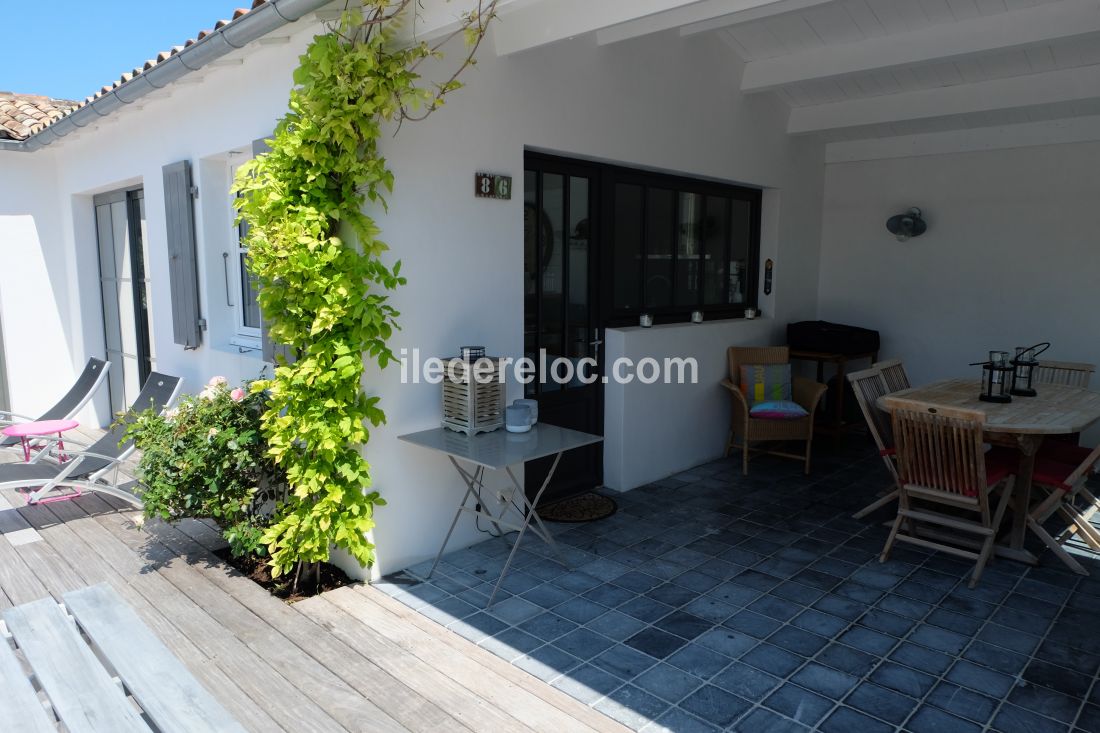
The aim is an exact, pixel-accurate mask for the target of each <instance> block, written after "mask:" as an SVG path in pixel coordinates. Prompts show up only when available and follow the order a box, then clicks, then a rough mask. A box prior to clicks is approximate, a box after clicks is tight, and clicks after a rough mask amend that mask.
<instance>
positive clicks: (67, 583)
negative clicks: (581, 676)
mask: <svg viewBox="0 0 1100 733" xmlns="http://www.w3.org/2000/svg"><path fill="white" fill-rule="evenodd" d="M138 520H140V515H139V514H137V513H136V512H133V511H132V510H129V509H127V508H125V507H123V506H122V505H121V502H117V501H115V500H113V499H111V500H108V499H106V498H104V497H101V496H95V495H92V496H87V495H86V496H85V497H83V498H80V499H77V500H74V501H67V502H59V503H55V504H49V505H45V506H37V507H25V506H22V501H21V499H20V498H19V497H18V496H17V495H16V494H14V493H13V492H4V493H3V494H2V495H0V608H6V607H8V606H11V605H13V604H22V603H27V602H29V601H33V600H36V599H38V598H43V597H46V596H52V597H54V598H56V599H60V596H61V594H62V593H65V592H67V591H70V590H75V589H78V588H82V587H84V586H87V585H91V584H94V583H99V582H106V583H109V584H110V585H111V586H112V587H114V588H115V589H116V590H117V591H118V593H119V594H120V595H121V596H122V597H123V598H124V599H125V600H126V601H127V603H129V604H130V606H132V607H133V609H134V610H135V611H136V612H137V614H138V615H139V616H140V617H141V618H142V620H143V621H144V622H145V623H146V624H147V625H148V626H149V628H150V629H152V630H153V632H154V633H155V634H156V635H157V636H158V637H159V638H160V639H161V640H162V641H163V642H164V643H165V644H166V645H167V646H168V648H169V649H171V650H172V651H173V652H174V653H175V654H176V655H177V656H178V657H179V658H180V660H181V661H182V662H183V663H184V664H185V665H186V666H187V668H188V669H190V670H191V672H192V673H193V674H194V675H195V676H196V677H197V678H198V679H199V680H200V681H201V682H202V683H203V685H204V686H205V687H206V688H207V689H208V690H209V691H210V692H211V693H213V695H214V696H215V697H216V698H217V699H218V700H219V701H220V702H221V703H222V704H223V705H224V706H225V707H226V708H227V709H228V710H229V711H230V712H231V713H232V714H233V715H234V716H236V718H237V719H238V720H239V721H240V722H241V723H242V724H243V725H244V726H245V727H246V728H248V729H249V730H255V731H263V732H264V733H267V732H268V731H280V730H286V731H295V732H296V731H345V730H347V731H424V732H425V733H427V732H429V731H431V732H433V733H434V732H438V731H486V732H487V733H488V732H490V731H491V732H492V733H499V732H500V731H546V732H547V733H563V732H564V731H569V732H570V733H572V732H573V731H608V732H610V731H625V730H626V728H623V727H622V726H620V725H619V724H618V723H616V722H615V721H613V720H611V719H610V718H608V717H606V716H604V715H602V714H601V713H599V712H597V711H595V710H593V709H591V708H589V707H587V706H585V705H583V704H581V703H580V702H578V701H576V700H574V699H573V698H571V697H569V696H567V695H565V694H564V693H562V692H559V691H558V690H556V689H554V688H552V687H550V686H549V685H547V684H545V683H543V682H541V681H540V680H538V679H536V678H535V677H532V676H530V675H528V674H527V673H525V672H523V671H522V670H519V669H517V668H515V667H513V666H512V665H510V664H508V663H506V662H505V661H503V660H501V659H499V658H498V657H496V656H494V655H493V654H491V653H490V652H487V651H485V650H483V649H480V648H478V647H476V646H474V645H473V644H471V643H470V642H468V641H466V640H465V639H462V638H461V637H459V636H458V635H456V634H453V633H451V632H448V631H446V630H445V629H443V628H442V627H440V626H438V625H436V624H435V623H434V622H432V621H430V620H429V619H427V618H424V617H422V616H420V615H419V614H417V613H416V612H414V611H411V610H409V609H408V608H406V607H405V606H403V605H402V604H400V603H399V602H397V601H394V600H393V599H391V598H389V597H388V596H386V595H385V594H383V593H381V592H380V591H377V590H374V589H372V588H371V587H370V586H367V585H357V586H352V587H347V588H342V589H340V590H337V591H333V592H330V593H326V594H324V595H323V596H320V597H317V598H313V599H310V600H307V601H303V602H300V603H297V604H293V605H287V604H285V603H283V602H281V601H279V600H277V599H274V598H272V597H271V596H270V595H268V593H267V592H266V591H264V590H263V589H262V588H260V587H259V586H257V585H256V584H254V583H253V582H252V581H250V580H248V579H247V578H245V577H243V576H241V575H240V574H239V573H237V572H236V571H234V570H233V569H231V568H229V567H227V566H226V565H225V564H223V563H222V562H221V561H220V560H219V559H218V558H217V557H216V556H215V555H214V554H213V553H212V550H214V549H217V548H219V547H221V546H222V541H221V538H220V536H219V535H218V533H217V532H216V531H214V530H213V529H212V528H211V527H209V526H207V525H205V524H203V523H201V522H195V521H191V522H184V523H182V524H180V525H178V526H168V525H166V524H163V523H160V522H156V523H152V524H151V525H150V526H149V527H147V528H144V529H143V528H142V527H140V526H139V525H138V524H137V521H138Z"/></svg>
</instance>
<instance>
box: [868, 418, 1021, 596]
mask: <svg viewBox="0 0 1100 733" xmlns="http://www.w3.org/2000/svg"><path fill="white" fill-rule="evenodd" d="M984 421H985V415H984V414H983V413H982V412H980V411H976V410H960V409H956V408H949V407H939V406H936V405H928V404H923V403H919V402H911V403H908V405H906V406H905V407H902V408H896V409H895V410H894V412H893V427H894V439H895V441H896V444H897V452H898V476H899V478H900V489H899V493H898V516H897V519H895V520H894V525H893V527H892V528H891V530H890V536H889V537H888V538H887V540H886V545H885V546H884V547H883V548H882V556H881V557H880V558H879V560H880V561H881V562H885V561H886V559H887V558H888V557H889V556H890V550H891V549H893V547H894V543H895V542H896V541H898V540H900V541H902V542H908V543H911V544H914V545H920V546H922V547H929V548H932V549H934V550H941V551H943V552H948V553H950V554H952V555H957V556H959V557H965V558H968V559H971V560H974V561H975V564H974V573H973V574H972V575H971V578H970V587H971V588H973V587H974V586H975V585H976V584H977V582H978V579H979V578H981V575H982V570H984V569H985V565H986V563H987V562H988V561H989V558H990V556H992V554H993V543H994V541H995V540H996V535H997V529H998V527H1000V524H1001V519H1002V518H1003V517H1004V513H1005V509H1006V508H1007V507H1008V503H1009V500H1010V499H1011V496H1012V489H1013V486H1014V485H1015V483H1016V476H1015V475H1014V471H1015V469H1016V464H1017V462H1018V459H1017V457H1016V456H1015V455H1014V454H1012V453H1011V452H1010V451H992V452H990V453H989V454H986V452H985V450H984V446H983V443H982V429H983V423H984ZM1001 484H1003V485H1004V489H1003V491H1002V493H1001V499H1000V501H999V502H998V504H997V507H996V509H992V508H991V502H990V495H991V494H992V492H993V489H994V488H996V487H997V486H999V485H1001ZM929 505H931V506H929ZM936 505H938V506H939V507H943V509H944V510H946V509H948V508H950V509H951V510H953V511H954V513H951V514H949V513H947V512H946V511H944V510H940V511H937V510H936V508H935V506H936ZM968 513H970V514H975V515H977V519H968V518H967V517H966V515H967V514H968ZM960 515H962V516H960ZM917 524H925V525H935V526H936V527H938V528H942V529H940V530H938V531H937V532H936V535H935V536H936V537H937V538H938V537H940V536H943V535H945V534H948V535H949V534H950V533H951V532H955V533H958V534H960V535H962V536H960V537H959V538H958V544H957V545H956V544H946V542H947V541H952V542H954V541H955V538H954V537H947V538H945V540H944V541H943V542H938V541H936V540H935V539H931V538H928V535H926V534H925V533H923V532H922V533H921V534H922V535H925V536H918V535H917V527H916V525H917ZM903 527H904V531H902V529H903ZM943 530H946V532H944V531H943ZM965 535H976V538H970V537H964V536H965ZM974 539H977V540H978V543H977V546H978V547H980V549H979V550H978V551H977V552H975V551H973V550H971V549H967V548H966V547H967V545H970V546H974V543H973V540H974ZM968 540H969V541H968Z"/></svg>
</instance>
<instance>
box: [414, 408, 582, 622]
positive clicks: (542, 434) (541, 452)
mask: <svg viewBox="0 0 1100 733" xmlns="http://www.w3.org/2000/svg"><path fill="white" fill-rule="evenodd" d="M398 440H403V441H405V442H406V443H412V444H413V445H417V446H420V447H421V448H426V449H427V450H431V451H435V452H437V453H442V454H444V455H445V456H447V458H448V459H449V460H450V461H451V465H453V466H454V467H455V470H456V471H458V474H459V475H460V476H461V477H462V480H463V481H464V482H465V483H466V493H465V494H464V495H463V497H462V502H461V503H460V504H459V505H458V511H457V512H455V518H454V520H453V521H452V522H451V528H450V529H448V530H447V536H446V537H444V538H443V546H442V547H440V548H439V554H438V555H436V556H435V562H434V563H433V564H432V569H431V572H429V573H428V577H429V578H430V577H431V576H432V573H434V572H435V569H436V567H437V566H438V565H439V560H440V559H441V558H442V557H443V553H444V551H445V550H446V549H447V543H448V542H450V541H451V535H452V534H454V531H455V527H456V526H457V525H458V519H459V517H461V516H462V514H463V512H466V513H469V514H473V515H474V516H476V517H482V518H484V519H487V520H489V522H491V523H492V525H493V526H494V527H495V528H496V530H497V531H498V532H500V533H501V534H503V533H504V530H505V529H508V530H513V531H515V532H517V533H518V534H517V535H516V541H515V543H514V544H513V545H512V551H511V552H510V553H509V554H508V560H507V561H506V562H505V563H504V567H503V568H501V571H500V577H499V578H498V579H497V584H496V586H495V587H494V588H493V593H492V595H491V596H489V602H488V603H487V604H486V605H485V607H486V608H489V607H490V606H492V605H493V600H494V599H495V598H496V595H497V591H498V590H500V584H501V582H502V581H503V580H504V576H505V575H507V574H508V567H509V566H510V565H511V564H512V558H513V557H515V554H516V550H518V549H519V543H520V541H521V540H522V539H523V535H524V533H525V532H526V531H527V530H528V528H530V530H531V531H532V532H534V533H535V534H536V535H538V536H539V537H540V538H542V539H543V540H544V541H545V542H546V544H548V545H549V546H550V549H551V550H553V552H554V554H555V555H557V558H558V562H560V563H561V564H562V565H564V566H565V567H566V568H568V567H569V564H568V563H567V562H566V561H565V558H564V557H563V556H562V554H561V552H560V551H559V550H558V546H557V544H556V543H555V542H554V538H553V537H552V536H551V535H550V532H549V531H548V530H547V529H546V525H545V524H543V523H542V519H541V518H540V517H539V515H538V512H536V511H535V507H536V506H538V503H539V500H540V499H541V498H542V495H543V493H544V492H545V491H546V487H547V486H549V485H550V480H551V479H552V478H553V477H554V473H555V472H556V471H557V469H558V463H559V462H561V457H562V454H563V453H565V452H566V451H569V450H573V449H574V448H583V447H584V446H586V445H592V444H593V443H599V442H601V441H602V440H603V438H602V437H600V436H599V435H592V434H590V433H582V432H580V431H578V430H570V429H568V428H561V427H558V426H557V425H546V424H542V423H540V424H538V425H536V426H534V427H533V428H531V430H530V431H528V432H526V433H509V432H507V431H505V430H496V431H494V432H491V433H481V434H480V435H471V436H468V435H464V434H463V433H456V432H455V431H453V430H447V429H446V428H434V429H432V430H423V431H421V432H419V433H410V434H408V435H400V436H398ZM549 456H554V462H553V464H552V465H551V467H550V472H549V473H548V474H546V479H545V480H544V481H543V482H542V486H540V487H539V489H538V491H537V492H535V494H534V496H533V497H532V498H531V499H528V498H527V493H526V492H525V491H524V490H523V485H522V484H520V482H519V479H517V478H516V474H515V472H514V471H513V470H512V467H513V466H517V465H523V464H525V463H527V462H528V461H533V460H536V459H538V458H546V457H549ZM463 463H465V464H468V466H469V467H464V466H463V465H462V464H463ZM501 469H503V470H504V472H505V473H506V474H507V475H508V479H509V480H510V481H511V482H512V491H513V492H514V493H513V494H512V495H511V496H508V497H507V498H505V497H504V496H501V497H500V498H501V500H502V503H503V505H504V506H503V508H502V509H501V511H500V514H492V513H490V512H489V511H488V510H487V509H485V507H487V504H486V503H485V502H484V501H482V497H481V492H482V491H483V490H484V489H485V472H486V471H499V470H501ZM516 496H518V497H519V498H520V500H521V501H522V502H523V506H522V511H521V507H519V506H517V505H516V504H515V497H516ZM471 497H473V499H474V506H468V502H469V501H470V498H471ZM479 507H481V509H479ZM510 514H518V515H520V516H519V519H518V520H516V521H511V517H510ZM532 520H533V521H532ZM517 522H518V523H517Z"/></svg>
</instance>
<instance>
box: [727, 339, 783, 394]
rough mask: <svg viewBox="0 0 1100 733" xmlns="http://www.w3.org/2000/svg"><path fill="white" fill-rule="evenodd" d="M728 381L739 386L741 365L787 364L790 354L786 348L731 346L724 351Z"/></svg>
mask: <svg viewBox="0 0 1100 733" xmlns="http://www.w3.org/2000/svg"><path fill="white" fill-rule="evenodd" d="M726 358H727V360H728V361H729V370H730V381H731V382H733V383H734V384H736V385H740V384H741V365H742V364H787V363H788V362H790V360H791V352H790V349H788V348H787V347H786V346H731V347H729V348H728V349H726Z"/></svg>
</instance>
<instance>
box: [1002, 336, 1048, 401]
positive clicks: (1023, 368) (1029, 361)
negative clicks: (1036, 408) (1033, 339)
mask: <svg viewBox="0 0 1100 733" xmlns="http://www.w3.org/2000/svg"><path fill="white" fill-rule="evenodd" d="M1049 348H1050V343H1049V342H1046V341H1044V342H1043V343H1039V344H1035V345H1034V346H1017V347H1016V357H1015V358H1014V359H1013V360H1012V366H1013V371H1012V390H1011V392H1012V394H1014V395H1017V396H1018V397H1034V396H1035V395H1036V394H1038V393H1037V392H1036V391H1035V386H1034V385H1033V384H1032V380H1033V379H1034V378H1035V370H1036V369H1037V368H1038V367H1039V360H1038V356H1039V354H1041V353H1043V352H1044V351H1046V350H1047V349H1049Z"/></svg>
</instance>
